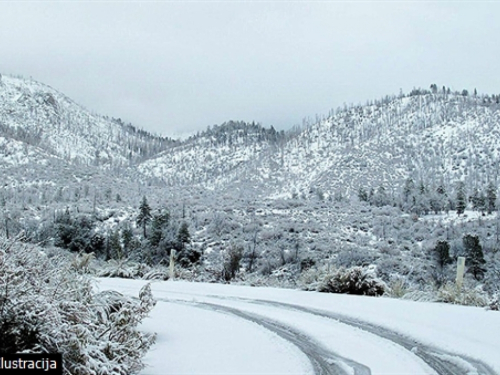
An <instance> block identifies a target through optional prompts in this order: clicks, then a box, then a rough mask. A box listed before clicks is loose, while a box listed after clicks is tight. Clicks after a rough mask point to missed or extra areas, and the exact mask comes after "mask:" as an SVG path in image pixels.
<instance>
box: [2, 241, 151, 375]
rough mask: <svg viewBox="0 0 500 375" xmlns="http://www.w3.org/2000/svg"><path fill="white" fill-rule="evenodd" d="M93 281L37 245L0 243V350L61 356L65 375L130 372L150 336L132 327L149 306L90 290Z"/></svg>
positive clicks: (146, 301) (144, 295)
mask: <svg viewBox="0 0 500 375" xmlns="http://www.w3.org/2000/svg"><path fill="white" fill-rule="evenodd" d="M91 281H92V280H91V279H90V278H89V277H87V276H84V275H80V274H77V273H76V272H74V271H73V270H72V265H71V264H70V263H69V262H67V261H59V260H58V258H56V257H54V258H49V257H47V256H46V255H45V253H44V252H43V251H41V249H40V248H38V247H36V246H31V245H27V244H23V243H19V242H15V241H14V242H7V241H4V242H2V243H0V338H1V340H0V351H2V352H28V353H62V355H63V358H64V373H65V374H66V375H69V374H72V375H90V374H92V375H100V374H102V375H105V374H106V375H108V374H117V375H118V374H120V375H121V374H123V375H125V374H134V373H137V372H138V371H139V370H140V369H141V368H142V362H141V358H142V356H143V355H144V354H145V353H146V351H147V350H148V349H149V347H150V346H151V345H152V343H153V341H154V335H152V334H146V333H143V332H140V331H138V330H137V326H138V324H139V323H140V322H141V321H142V320H143V319H144V317H145V316H146V315H147V314H148V313H149V311H150V310H151V309H152V307H153V306H154V303H155V302H154V300H153V298H152V294H151V290H150V287H149V284H148V285H147V286H146V287H144V288H143V290H141V293H140V298H139V300H136V299H134V298H131V297H125V296H123V295H121V294H119V293H116V292H101V293H96V292H95V291H94V288H93V287H92V282H91Z"/></svg>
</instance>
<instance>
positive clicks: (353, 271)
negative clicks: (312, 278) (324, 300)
mask: <svg viewBox="0 0 500 375" xmlns="http://www.w3.org/2000/svg"><path fill="white" fill-rule="evenodd" d="M385 290H386V285H385V283H384V282H383V281H382V280H380V279H378V278H377V276H376V273H375V271H374V270H373V269H371V268H362V267H352V268H347V269H345V268H339V269H338V270H336V271H335V272H333V273H332V274H330V275H327V276H326V277H325V279H324V280H323V282H322V283H321V284H320V285H319V287H318V291H319V292H327V293H347V294H360V295H365V296H381V295H382V294H384V292H385Z"/></svg>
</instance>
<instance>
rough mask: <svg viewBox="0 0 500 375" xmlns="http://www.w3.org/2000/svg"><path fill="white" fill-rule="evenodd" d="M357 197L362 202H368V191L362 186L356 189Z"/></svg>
mask: <svg viewBox="0 0 500 375" xmlns="http://www.w3.org/2000/svg"><path fill="white" fill-rule="evenodd" d="M358 198H359V200H360V201H362V202H368V193H367V192H366V190H365V189H364V188H363V187H360V188H359V190H358Z"/></svg>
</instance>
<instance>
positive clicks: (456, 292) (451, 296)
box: [437, 282, 489, 307]
mask: <svg viewBox="0 0 500 375" xmlns="http://www.w3.org/2000/svg"><path fill="white" fill-rule="evenodd" d="M437 301H438V302H446V303H453V304H458V305H466V306H481V307H484V306H486V305H488V302H489V298H488V294H487V293H486V292H485V291H483V290H482V289H481V288H480V287H476V288H471V287H468V286H467V285H464V286H463V287H462V289H458V288H457V286H456V284H455V283H451V282H449V283H446V284H445V285H443V286H442V287H440V288H439V289H438V291H437Z"/></svg>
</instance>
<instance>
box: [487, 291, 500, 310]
mask: <svg viewBox="0 0 500 375" xmlns="http://www.w3.org/2000/svg"><path fill="white" fill-rule="evenodd" d="M487 308H488V310H493V311H500V295H499V294H495V295H493V297H492V298H491V299H490V301H489V303H488V306H487Z"/></svg>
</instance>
